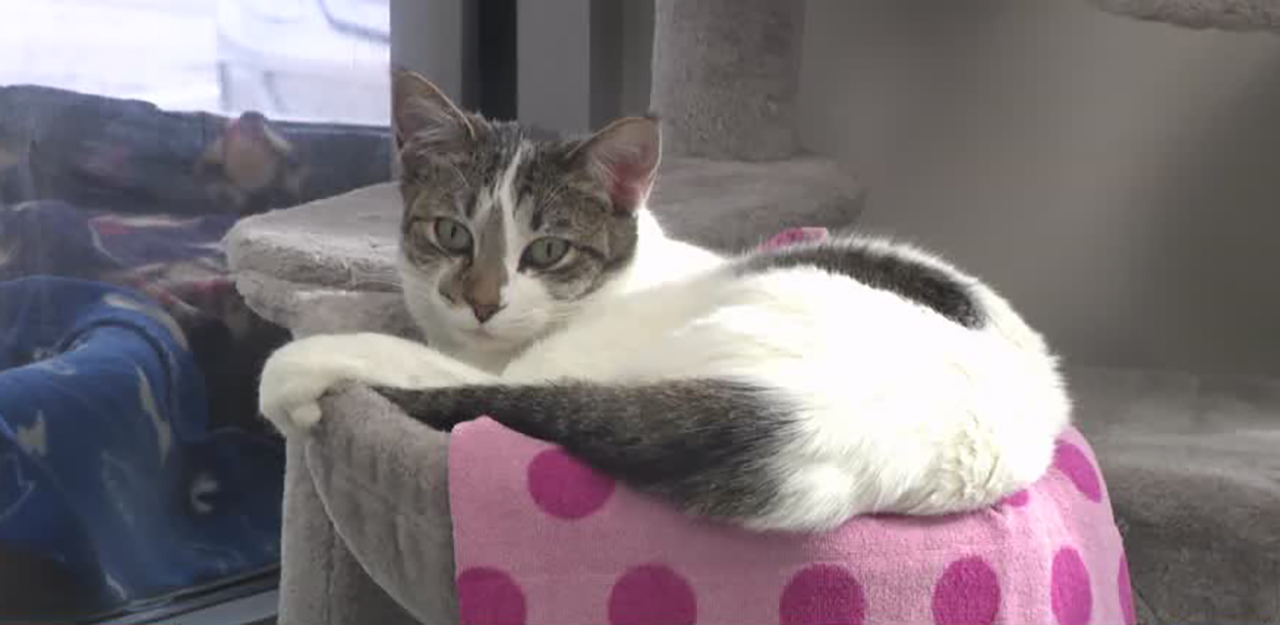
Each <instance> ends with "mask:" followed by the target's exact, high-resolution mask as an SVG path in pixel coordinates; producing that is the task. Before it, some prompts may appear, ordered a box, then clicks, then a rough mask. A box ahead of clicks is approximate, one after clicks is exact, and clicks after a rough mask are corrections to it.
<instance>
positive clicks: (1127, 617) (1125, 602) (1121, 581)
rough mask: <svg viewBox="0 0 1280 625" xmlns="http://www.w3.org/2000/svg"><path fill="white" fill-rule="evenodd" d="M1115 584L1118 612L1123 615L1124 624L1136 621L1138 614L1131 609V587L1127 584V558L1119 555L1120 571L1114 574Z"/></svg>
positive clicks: (1131, 623)
mask: <svg viewBox="0 0 1280 625" xmlns="http://www.w3.org/2000/svg"><path fill="white" fill-rule="evenodd" d="M1116 578H1117V579H1116V585H1117V586H1119V587H1120V614H1121V615H1122V616H1124V625H1133V624H1134V623H1137V622H1138V615H1137V614H1135V613H1134V611H1133V588H1131V587H1130V586H1129V558H1127V557H1125V556H1124V554H1121V555H1120V573H1119V574H1118V575H1117V576H1116Z"/></svg>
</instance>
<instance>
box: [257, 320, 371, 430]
mask: <svg viewBox="0 0 1280 625" xmlns="http://www.w3.org/2000/svg"><path fill="white" fill-rule="evenodd" d="M342 339H343V337H340V336H315V337H311V338H306V339H302V340H300V341H294V342H293V343H290V344H288V345H285V346H284V347H282V348H281V349H279V350H278V351H276V352H275V353H274V354H272V355H271V358H269V359H268V360H267V364H266V366H264V367H263V370H262V381H261V384H260V385H259V387H258V408H259V410H260V411H261V412H262V415H263V416H265V417H266V418H267V420H269V421H271V423H272V424H273V425H275V427H276V429H278V430H280V433H282V434H284V435H286V436H293V435H296V434H299V433H302V432H305V431H307V430H309V429H311V428H312V427H314V426H315V425H316V424H317V423H319V422H320V417H321V412H320V403H319V402H320V398H321V397H322V396H324V394H325V393H327V392H328V391H329V390H331V389H333V388H334V387H336V386H338V385H339V384H341V383H342V382H343V381H345V380H350V379H352V378H354V377H355V376H356V375H358V373H359V371H358V370H355V369H356V368H355V367H353V366H352V365H354V364H355V362H353V360H354V359H352V358H350V357H349V356H347V355H346V354H345V353H344V348H345V347H350V345H351V344H350V343H347V342H345V341H343V340H342Z"/></svg>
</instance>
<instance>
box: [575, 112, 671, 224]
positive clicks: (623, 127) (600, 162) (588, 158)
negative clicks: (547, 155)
mask: <svg viewBox="0 0 1280 625" xmlns="http://www.w3.org/2000/svg"><path fill="white" fill-rule="evenodd" d="M570 156H571V157H572V158H577V159H581V161H580V162H581V163H582V165H583V166H584V167H585V168H586V169H587V172H588V173H589V174H590V175H591V176H592V177H593V178H595V180H596V181H597V182H599V183H600V184H601V185H602V186H603V187H604V188H605V190H606V192H607V193H608V194H609V200H610V201H611V202H612V203H613V207H614V209H615V210H617V211H619V212H627V213H630V212H634V211H635V210H636V209H638V208H639V207H641V206H642V205H644V202H645V200H647V199H648V198H649V191H650V190H652V189H653V181H654V180H655V179H656V178H657V175H658V162H659V160H660V159H661V157H662V134H661V131H660V130H659V127H658V119H657V118H656V117H652V116H650V117H625V118H623V119H619V120H617V121H615V122H613V123H611V124H609V125H608V126H605V127H604V129H602V130H601V131H600V132H597V133H596V134H594V135H592V136H591V138H589V139H587V140H586V141H584V142H582V144H580V145H579V146H578V147H577V148H575V149H574V150H573V153H572V154H571V155H570Z"/></svg>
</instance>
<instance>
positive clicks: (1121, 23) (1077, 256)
mask: <svg viewBox="0 0 1280 625" xmlns="http://www.w3.org/2000/svg"><path fill="white" fill-rule="evenodd" d="M961 5H963V6H961ZM953 6H954V7H955V8H950V7H953ZM806 28H807V31H806V36H805V57H804V67H803V76H802V87H801V91H802V97H801V100H802V101H801V110H802V115H801V117H802V119H803V120H804V121H803V124H804V126H803V137H804V139H805V141H806V144H807V145H808V146H809V147H810V148H812V149H814V150H816V151H818V152H821V153H824V154H827V155H831V156H834V157H836V158H838V159H840V160H842V161H845V162H847V163H849V164H850V165H852V166H853V167H854V169H855V171H857V172H858V173H859V174H860V175H861V176H863V177H864V178H865V180H866V182H867V183H868V185H869V186H870V189H871V203H870V207H869V209H868V211H867V213H866V216H865V224H866V225H867V226H868V227H870V228H873V229H876V230H880V231H889V232H894V233H898V234H901V235H905V236H908V237H910V238H913V239H915V240H918V241H920V242H922V243H924V244H926V245H929V246H931V247H935V248H938V249H940V250H942V251H943V252H945V253H946V254H948V255H949V256H951V257H952V258H954V259H956V260H958V261H959V262H961V263H962V264H963V265H965V266H967V267H968V268H970V269H972V270H973V271H975V272H978V273H980V274H982V275H984V276H986V277H987V278H988V279H990V280H991V281H992V282H994V283H995V284H996V286H997V287H998V288H1000V289H1001V290H1003V291H1004V292H1005V293H1006V294H1007V295H1009V296H1010V297H1011V299H1013V300H1014V302H1015V304H1016V305H1017V306H1019V307H1020V308H1021V309H1023V310H1024V312H1025V313H1026V314H1027V315H1028V317H1030V318H1031V320H1032V322H1033V323H1035V324H1036V325H1038V326H1039V327H1041V328H1042V329H1043V330H1045V331H1046V333H1047V334H1048V335H1049V337H1050V339H1051V340H1052V341H1053V342H1054V343H1055V344H1056V345H1058V346H1059V347H1060V348H1061V349H1062V350H1063V351H1065V352H1066V353H1067V355H1068V356H1069V357H1070V358H1071V359H1073V360H1075V361H1076V362H1078V363H1103V364H1113V365H1141V366H1159V367H1175V368H1189V369H1194V370H1199V371H1206V372H1209V371H1224V372H1225V371H1244V372H1255V373H1267V374H1277V373H1280V37H1277V36H1267V35H1235V34H1226V33H1198V32H1192V31H1187V30H1181V29H1177V28H1174V27H1170V26H1165V25H1161V24H1147V23H1141V22H1137V21H1133V20H1129V19H1125V18H1120V17H1114V16H1110V15H1107V14H1103V13H1099V12H1096V11H1094V10H1092V9H1089V8H1088V7H1087V6H1086V5H1085V3H1084V1H1083V0H1078V1H1076V0H1003V1H995V0H965V2H955V1H954V0H928V1H925V0H918V1H911V2H900V1H896V0H895V1H888V0H885V1H869V0H857V1H849V0H810V2H809V10H808V17H807V23H806Z"/></svg>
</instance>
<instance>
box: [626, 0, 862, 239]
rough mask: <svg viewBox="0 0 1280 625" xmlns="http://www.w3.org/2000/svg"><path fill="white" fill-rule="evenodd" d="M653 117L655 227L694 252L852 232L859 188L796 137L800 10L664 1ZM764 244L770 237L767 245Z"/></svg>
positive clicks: (656, 43)
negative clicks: (658, 121) (736, 233)
mask: <svg viewBox="0 0 1280 625" xmlns="http://www.w3.org/2000/svg"><path fill="white" fill-rule="evenodd" d="M654 10H655V14H654V40H653V87H652V90H651V91H650V107H651V108H652V109H653V111H654V112H656V113H657V114H658V115H659V116H661V118H662V124H663V164H662V171H661V173H660V175H659V178H658V184H657V187H656V189H655V191H654V195H653V197H652V198H651V199H650V202H649V204H650V206H651V207H653V209H654V212H655V213H656V214H657V216H658V219H659V221H661V222H662V223H663V225H664V226H666V227H667V229H668V230H669V231H670V232H671V233H672V234H673V235H674V236H676V237H678V238H679V237H680V236H681V232H686V231H698V232H710V233H714V232H716V230H717V227H719V228H720V229H721V230H722V231H724V232H725V236H723V237H717V236H710V237H704V238H703V240H700V241H698V242H699V243H701V244H703V245H708V246H710V247H713V248H719V249H733V248H737V247H740V243H739V242H736V241H734V240H732V237H731V236H730V235H729V231H730V230H732V229H733V228H732V224H734V223H741V222H749V223H753V224H755V225H756V231H757V232H760V231H765V232H776V231H777V230H782V229H785V228H789V227H798V226H824V227H827V228H845V227H848V226H850V225H851V224H852V223H853V222H854V221H856V220H857V218H858V215H859V213H860V212H861V210H862V205H863V193H862V189H861V188H860V186H859V185H858V183H857V181H856V180H855V179H854V178H853V176H851V175H850V174H849V173H848V172H846V171H844V170H843V169H842V168H841V167H840V166H838V165H837V164H836V163H834V162H831V161H829V160H826V159H822V158H818V157H815V156H813V155H809V154H806V153H805V152H804V150H803V149H802V148H801V146H800V141H799V138H798V135H799V133H798V132H797V128H796V116H797V105H796V100H797V97H798V92H799V85H798V83H799V78H798V77H799V70H800V63H799V61H800V41H801V40H800V37H801V35H802V31H803V30H804V2H797V1H795V0H696V1H695V0H657V1H656V2H655V4H654ZM766 236H767V235H766Z"/></svg>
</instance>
